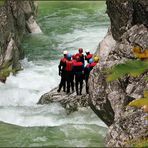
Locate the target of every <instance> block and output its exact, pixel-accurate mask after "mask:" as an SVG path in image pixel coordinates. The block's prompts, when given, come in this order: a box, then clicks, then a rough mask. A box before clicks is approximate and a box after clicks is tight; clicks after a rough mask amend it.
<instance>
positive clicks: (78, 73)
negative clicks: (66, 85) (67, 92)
mask: <svg viewBox="0 0 148 148" xmlns="http://www.w3.org/2000/svg"><path fill="white" fill-rule="evenodd" d="M75 59H76V61H75V62H74V64H73V71H74V75H75V88H76V94H77V95H81V94H82V87H83V72H84V64H83V62H82V61H81V59H80V57H79V56H76V57H75Z"/></svg>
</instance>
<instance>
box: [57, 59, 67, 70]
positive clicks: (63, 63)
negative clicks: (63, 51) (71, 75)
mask: <svg viewBox="0 0 148 148" xmlns="http://www.w3.org/2000/svg"><path fill="white" fill-rule="evenodd" d="M66 61H67V59H66V57H63V58H62V59H61V60H60V64H59V66H58V67H59V71H63V72H64V71H65V62H66Z"/></svg>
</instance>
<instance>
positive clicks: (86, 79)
mask: <svg viewBox="0 0 148 148" xmlns="http://www.w3.org/2000/svg"><path fill="white" fill-rule="evenodd" d="M85 83H86V93H87V94H88V93H89V92H88V89H89V87H88V77H85Z"/></svg>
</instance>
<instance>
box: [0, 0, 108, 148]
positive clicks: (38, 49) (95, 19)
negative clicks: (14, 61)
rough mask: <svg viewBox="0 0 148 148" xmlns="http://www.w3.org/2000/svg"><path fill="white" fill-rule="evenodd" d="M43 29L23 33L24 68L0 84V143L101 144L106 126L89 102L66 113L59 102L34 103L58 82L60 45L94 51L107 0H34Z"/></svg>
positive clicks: (105, 19)
mask: <svg viewBox="0 0 148 148" xmlns="http://www.w3.org/2000/svg"><path fill="white" fill-rule="evenodd" d="M38 3H39V7H38V10H39V11H38V17H37V22H38V24H39V25H40V27H41V29H42V31H43V33H42V34H31V35H26V36H25V38H24V40H23V42H22V48H23V49H24V51H25V59H24V60H22V61H21V63H22V66H23V69H24V70H23V71H20V72H19V73H18V74H17V75H16V76H13V75H11V76H10V77H9V78H8V80H7V82H6V84H5V85H4V84H0V121H1V122H0V146H17V147H21V146H24V147H31V146H32V147H33V146H54V147H58V146H62V147H99V146H104V137H105V134H106V130H107V129H106V126H105V124H103V123H102V122H101V121H100V119H99V118H98V117H97V116H96V115H95V114H94V112H93V111H92V110H91V109H90V108H80V109H79V111H77V112H74V113H72V114H70V115H67V114H66V111H65V109H64V108H62V107H61V106H60V105H59V104H50V105H37V104H36V103H37V102H38V100H39V98H40V96H41V95H42V94H44V93H45V92H48V91H49V90H51V89H52V88H54V87H56V86H57V85H58V83H59V80H60V77H59V76H58V68H57V67H58V63H59V58H61V56H62V51H63V50H65V49H66V50H68V51H69V52H71V53H75V52H77V49H78V48H79V47H82V48H84V50H86V49H90V51H92V52H95V50H96V48H97V46H98V43H99V42H100V41H101V40H102V39H103V37H104V36H105V34H106V32H107V28H108V25H109V19H108V17H107V15H106V14H105V10H106V8H105V2H103V1H102V2H99V1H98V2H95V1H94V2H83V1H81V2H38Z"/></svg>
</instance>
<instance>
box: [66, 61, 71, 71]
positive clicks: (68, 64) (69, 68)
mask: <svg viewBox="0 0 148 148" xmlns="http://www.w3.org/2000/svg"><path fill="white" fill-rule="evenodd" d="M72 69H73V61H68V60H67V61H66V67H65V70H66V71H72Z"/></svg>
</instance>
